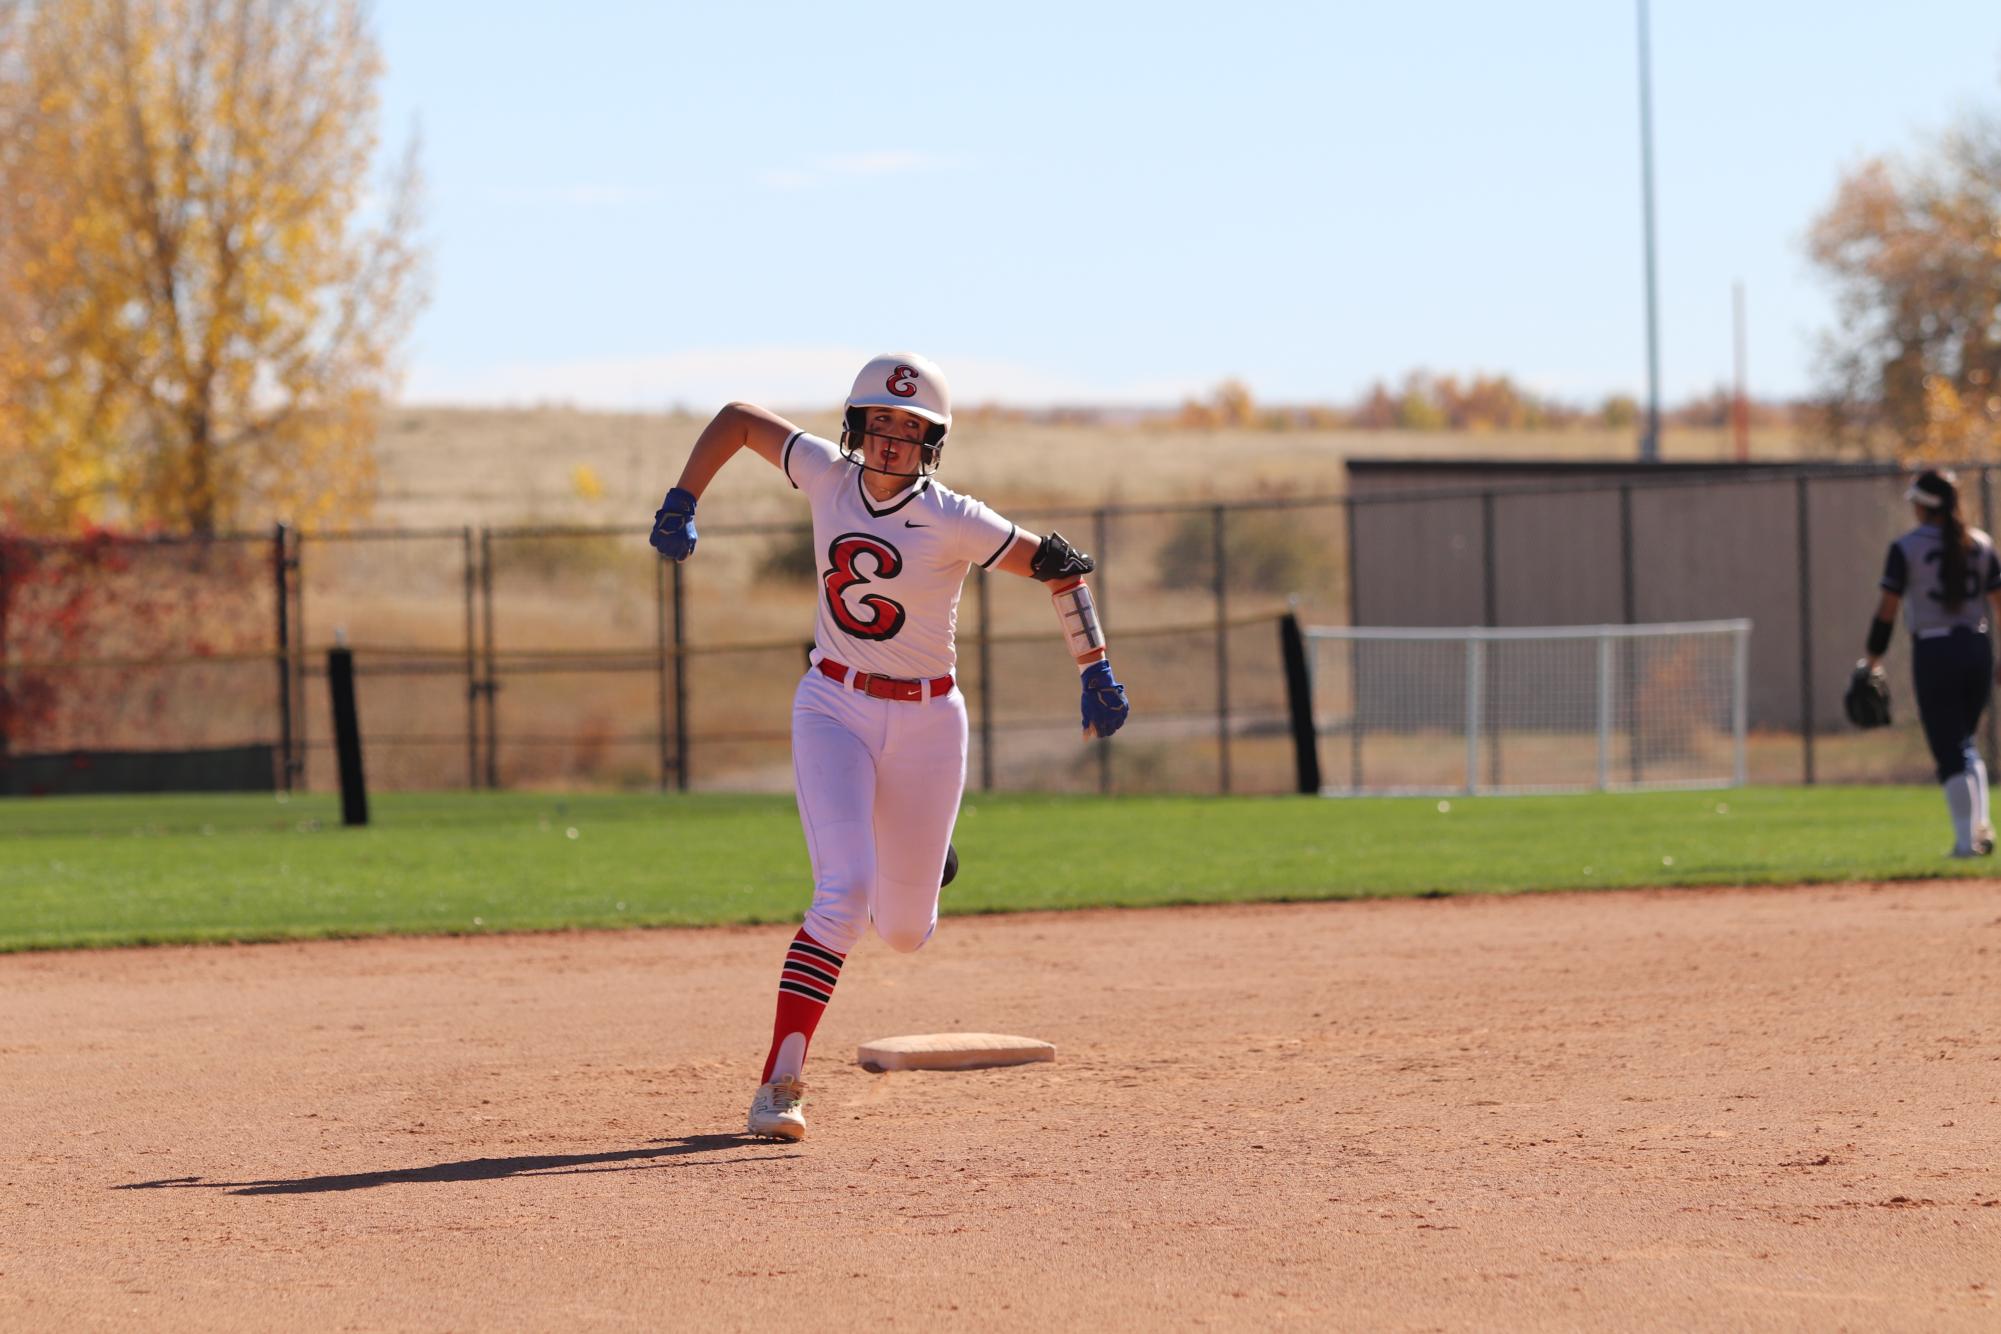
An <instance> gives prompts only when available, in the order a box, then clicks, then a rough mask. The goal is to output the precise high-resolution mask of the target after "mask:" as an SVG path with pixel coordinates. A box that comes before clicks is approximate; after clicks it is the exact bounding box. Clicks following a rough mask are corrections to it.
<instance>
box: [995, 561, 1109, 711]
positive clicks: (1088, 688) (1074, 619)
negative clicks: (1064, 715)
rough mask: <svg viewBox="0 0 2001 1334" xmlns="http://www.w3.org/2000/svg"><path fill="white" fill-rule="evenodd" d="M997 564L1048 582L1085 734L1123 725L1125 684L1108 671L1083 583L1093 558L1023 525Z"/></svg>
mask: <svg viewBox="0 0 2001 1334" xmlns="http://www.w3.org/2000/svg"><path fill="white" fill-rule="evenodd" d="M996 564H998V565H999V566H1000V568H1001V569H1003V570H1006V571H1007V572H1008V573H1010V574H1018V575H1022V576H1024V577H1025V578H1029V579H1039V580H1041V581H1042V582H1043V583H1045V584H1048V585H1049V599H1050V601H1051V602H1053V603H1054V604H1055V605H1056V619H1057V620H1058V621H1059V622H1060V623H1061V624H1062V626H1063V640H1064V643H1065V644H1067V645H1068V646H1069V649H1070V656H1071V657H1072V658H1074V659H1076V661H1077V668H1078V670H1079V671H1080V672H1081V673H1082V674H1083V689H1084V698H1083V721H1084V735H1086V736H1092V735H1096V736H1100V737H1108V736H1110V735H1111V734H1112V733H1114V732H1116V731H1118V730H1119V729H1120V728H1121V727H1124V726H1125V725H1126V718H1127V717H1128V716H1130V715H1131V713H1132V706H1131V704H1130V703H1129V702H1128V701H1127V699H1126V690H1125V687H1124V686H1122V685H1120V684H1119V683H1118V681H1117V680H1116V679H1114V677H1113V676H1112V664H1111V660H1110V658H1109V657H1108V656H1107V653H1106V648H1105V630H1104V627H1103V626H1102V625H1101V624H1099V622H1098V608H1097V605H1096V604H1095V603H1094V602H1093V601H1092V600H1091V586H1090V585H1089V584H1087V583H1085V582H1084V576H1085V575H1087V574H1089V573H1090V572H1091V571H1092V570H1093V569H1095V568H1097V563H1096V562H1095V561H1093V560H1092V559H1091V558H1090V557H1089V556H1087V555H1085V554H1084V553H1083V552H1081V551H1079V550H1077V549H1076V548H1075V547H1073V546H1071V545H1070V544H1069V543H1068V542H1066V541H1064V539H1063V535H1062V534H1061V533H1055V532H1052V533H1051V534H1049V536H1047V537H1037V536H1036V535H1035V534H1033V533H1031V532H1028V531H1026V530H1023V531H1022V533H1021V536H1020V538H1019V539H1018V540H1017V541H1016V542H1015V543H1014V545H1013V546H1011V547H1009V548H1008V550H1007V553H1006V554H1005V555H1003V556H1002V557H1001V558H1000V560H999V561H997V562H996Z"/></svg>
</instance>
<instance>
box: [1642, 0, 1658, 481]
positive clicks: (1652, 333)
mask: <svg viewBox="0 0 2001 1334" xmlns="http://www.w3.org/2000/svg"><path fill="white" fill-rule="evenodd" d="M1639 6H1640V193H1641V198H1642V201H1643V203H1644V212H1645V215H1646V234H1647V425H1646V430H1645V431H1644V432H1643V433H1642V434H1641V436H1640V462H1642V463H1657V462H1659V461H1660V453H1661V350H1660V316H1659V314H1658V312H1657V310H1656V298H1655V293H1654V288H1655V282H1654V107H1653V93H1652V83H1653V79H1652V75H1651V74H1650V73H1649V66H1650V64H1651V63H1652V62H1651V61H1650V60H1649V59H1648V56H1647V0H1639Z"/></svg>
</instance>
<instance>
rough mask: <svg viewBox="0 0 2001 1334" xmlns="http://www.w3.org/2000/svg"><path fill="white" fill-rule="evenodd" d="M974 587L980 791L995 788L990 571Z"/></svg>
mask: <svg viewBox="0 0 2001 1334" xmlns="http://www.w3.org/2000/svg"><path fill="white" fill-rule="evenodd" d="M973 587H974V588H975V589H976V590H978V595H979V608H978V610H979V624H980V791H982V792H991V791H993V789H994V655H993V620H992V616H991V614H990V612H989V610H988V607H987V601H988V598H989V596H990V594H989V593H988V588H989V584H988V582H987V572H986V571H985V570H981V571H980V580H979V582H978V583H977V584H975V585H973Z"/></svg>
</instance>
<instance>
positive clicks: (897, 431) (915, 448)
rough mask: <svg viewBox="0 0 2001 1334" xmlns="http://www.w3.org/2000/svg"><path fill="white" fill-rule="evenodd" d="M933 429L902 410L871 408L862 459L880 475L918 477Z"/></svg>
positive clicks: (914, 414) (863, 439) (919, 418)
mask: <svg viewBox="0 0 2001 1334" xmlns="http://www.w3.org/2000/svg"><path fill="white" fill-rule="evenodd" d="M929 425H930V423H929V422H927V421H925V420H924V419H923V418H922V417H920V416H918V415H917V414H916V413H914V412H905V411H904V410H903V409H902V408H870V409H869V410H868V419H867V428H866V433H865V434H864V435H863V436H862V459H863V461H864V462H865V463H867V464H868V466H869V467H871V468H874V469H876V470H877V471H878V472H886V473H896V474H899V475H902V476H905V477H915V476H917V474H918V473H919V471H921V470H920V468H919V467H918V464H919V463H920V462H921V460H922V458H923V454H924V451H923V448H922V445H923V441H924V432H925V429H926V428H927V427H928V426H929Z"/></svg>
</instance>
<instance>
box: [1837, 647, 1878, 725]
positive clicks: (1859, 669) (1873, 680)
mask: <svg viewBox="0 0 2001 1334" xmlns="http://www.w3.org/2000/svg"><path fill="white" fill-rule="evenodd" d="M1841 707H1842V708H1843V709H1845V710H1847V712H1848V721H1849V722H1851V723H1854V724H1855V725H1856V726H1857V727H1865V728H1866V727H1888V726H1889V725H1890V678H1889V677H1888V676H1886V675H1885V674H1884V672H1883V669H1882V668H1881V667H1871V666H1870V665H1869V662H1868V660H1867V659H1866V658H1865V659H1864V660H1863V661H1861V662H1858V663H1856V664H1855V670H1854V672H1853V673H1851V674H1850V675H1849V678H1848V693H1847V694H1845V695H1843V696H1842V697H1841Z"/></svg>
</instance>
